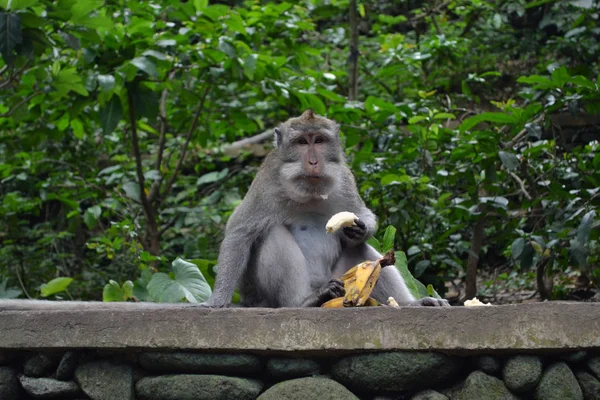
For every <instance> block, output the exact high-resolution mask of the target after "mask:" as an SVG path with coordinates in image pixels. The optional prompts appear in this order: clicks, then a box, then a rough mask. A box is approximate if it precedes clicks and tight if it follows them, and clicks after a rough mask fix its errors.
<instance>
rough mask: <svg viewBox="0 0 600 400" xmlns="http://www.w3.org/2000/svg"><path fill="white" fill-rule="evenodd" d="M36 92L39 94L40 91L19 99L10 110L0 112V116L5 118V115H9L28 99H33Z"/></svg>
mask: <svg viewBox="0 0 600 400" xmlns="http://www.w3.org/2000/svg"><path fill="white" fill-rule="evenodd" d="M38 94H40V92H35V93H32V94H30V95H29V96H27V97H25V98H24V99H22V100H21V101H19V102H18V103H17V104H16V105H15V106H14V107H13V108H12V109H11V110H8V111H7V112H5V113H4V114H0V118H6V117H10V116H11V115H13V114H14V113H15V112H16V111H17V110H18V109H19V108H21V106H22V105H23V104H25V103H27V102H28V101H29V100H31V99H33V98H34V97H35V96H37V95H38Z"/></svg>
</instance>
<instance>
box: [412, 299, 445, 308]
mask: <svg viewBox="0 0 600 400" xmlns="http://www.w3.org/2000/svg"><path fill="white" fill-rule="evenodd" d="M409 305H410V306H421V307H450V303H448V300H446V299H436V298H433V297H423V298H422V299H419V300H415V301H413V302H411V303H410V304H409Z"/></svg>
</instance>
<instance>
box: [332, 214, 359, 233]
mask: <svg viewBox="0 0 600 400" xmlns="http://www.w3.org/2000/svg"><path fill="white" fill-rule="evenodd" d="M357 219H358V217H357V216H356V214H354V213H351V212H348V211H342V212H339V213H337V214H335V215H334V216H333V217H331V218H329V221H327V225H326V226H325V230H327V233H333V232H335V231H337V230H338V229H340V228H342V227H344V226H353V225H356V222H355V221H356V220H357Z"/></svg>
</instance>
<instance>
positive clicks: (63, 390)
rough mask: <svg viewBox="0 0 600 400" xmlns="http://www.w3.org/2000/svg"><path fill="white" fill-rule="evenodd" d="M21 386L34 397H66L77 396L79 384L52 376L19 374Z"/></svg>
mask: <svg viewBox="0 0 600 400" xmlns="http://www.w3.org/2000/svg"><path fill="white" fill-rule="evenodd" d="M19 380H20V381H21V386H23V389H25V391H26V392H27V394H29V395H30V396H31V397H34V398H36V399H68V398H73V397H75V396H77V395H78V394H79V393H80V391H79V386H77V384H76V383H75V382H73V381H68V382H65V381H59V380H57V379H52V378H31V377H28V376H25V375H23V376H21V377H20V378H19Z"/></svg>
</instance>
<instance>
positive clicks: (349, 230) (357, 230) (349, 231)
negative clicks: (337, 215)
mask: <svg viewBox="0 0 600 400" xmlns="http://www.w3.org/2000/svg"><path fill="white" fill-rule="evenodd" d="M343 231H344V235H345V236H346V237H347V238H348V239H361V238H363V237H364V236H365V235H366V234H367V230H366V227H362V228H361V227H359V226H349V227H346V228H344V229H343Z"/></svg>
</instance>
